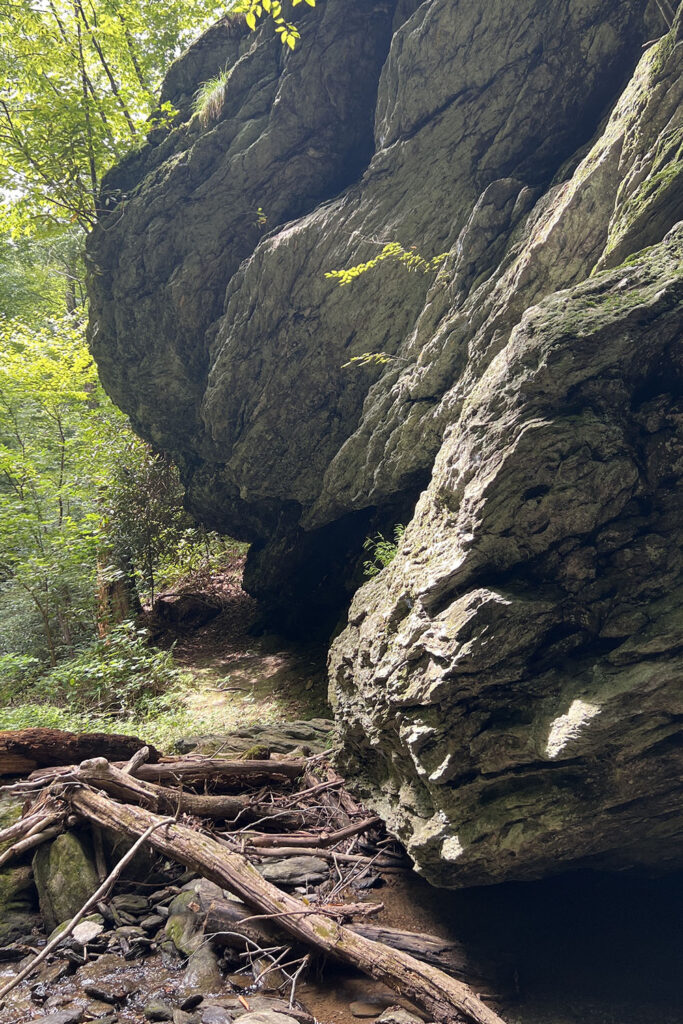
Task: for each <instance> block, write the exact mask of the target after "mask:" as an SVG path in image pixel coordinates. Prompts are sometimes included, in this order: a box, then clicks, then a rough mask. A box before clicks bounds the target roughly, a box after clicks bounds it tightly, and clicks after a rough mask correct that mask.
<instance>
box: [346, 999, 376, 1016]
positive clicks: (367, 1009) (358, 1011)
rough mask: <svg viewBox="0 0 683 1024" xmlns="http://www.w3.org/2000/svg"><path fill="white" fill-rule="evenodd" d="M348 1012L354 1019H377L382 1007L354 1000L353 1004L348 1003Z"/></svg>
mask: <svg viewBox="0 0 683 1024" xmlns="http://www.w3.org/2000/svg"><path fill="white" fill-rule="evenodd" d="M349 1010H350V1011H351V1013H352V1014H353V1016H354V1017H361V1018H367V1017H377V1016H379V1014H380V1013H381V1011H382V1007H381V1006H380V1005H379V1004H377V1003H366V1002H364V1001H363V1000H361V999H357V1000H355V1002H353V1003H349Z"/></svg>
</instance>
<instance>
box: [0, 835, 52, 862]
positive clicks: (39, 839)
mask: <svg viewBox="0 0 683 1024" xmlns="http://www.w3.org/2000/svg"><path fill="white" fill-rule="evenodd" d="M61 831H62V826H61V825H58V826H57V827H56V828H45V829H43V830H42V831H39V832H36V833H35V834H34V835H32V836H27V837H26V839H21V840H20V841H19V842H18V843H15V844H14V846H10V848H9V849H8V850H5V852H4V853H3V855H2V857H0V867H2V865H3V864H6V863H7V861H8V860H12V859H13V858H14V857H20V856H21V854H22V853H26V851H27V850H32V849H33V848H34V847H35V846H41V845H42V843H47V842H48V840H50V839H55V838H56V837H57V836H58V835H59V833H60V832H61Z"/></svg>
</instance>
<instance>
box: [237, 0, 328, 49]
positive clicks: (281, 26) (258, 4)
mask: <svg viewBox="0 0 683 1024" xmlns="http://www.w3.org/2000/svg"><path fill="white" fill-rule="evenodd" d="M289 2H290V3H291V6H292V7H296V6H297V4H300V3H302V2H304V0H289ZM305 2H306V3H307V4H308V6H309V7H315V3H316V0H305ZM232 9H233V11H236V12H240V11H242V12H244V13H245V14H246V22H247V25H248V26H249V28H250V29H252V30H254V29H255V28H256V26H257V25H258V23H259V21H260V19H261V18H262V17H263V16H264V15H269V16H270V17H271V19H272V21H273V24H274V26H275V31H276V32H277V34H278V35H279V36H280V41H281V43H282V45H283V46H288V47H289V48H290V50H293V49H294V47H295V46H296V44H297V40H298V39H300V38H301V34H300V33H299V30H298V28H297V27H296V25H293V24H292V23H291V22H289V21H286V20H285V18H284V16H283V14H282V4H281V3H280V2H279V0H243V2H242V3H238V4H236V5H235V7H233V8H232Z"/></svg>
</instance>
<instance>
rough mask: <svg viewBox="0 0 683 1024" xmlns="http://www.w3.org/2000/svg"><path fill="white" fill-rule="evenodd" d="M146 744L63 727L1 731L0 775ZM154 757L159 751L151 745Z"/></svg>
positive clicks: (127, 752)
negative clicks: (67, 730) (64, 730)
mask: <svg viewBox="0 0 683 1024" xmlns="http://www.w3.org/2000/svg"><path fill="white" fill-rule="evenodd" d="M141 746H143V742H142V740H139V739H137V737H135V736H116V735H109V734H108V733H101V732H93V733H74V732H63V731H62V730H61V729H20V730H17V731H12V730H10V731H7V732H0V775H20V774H22V773H24V772H30V771H33V770H34V769H35V768H46V767H53V766H56V765H73V764H77V763H78V762H79V761H82V760H83V759H84V758H88V757H96V756H100V755H102V756H104V757H108V758H111V759H113V760H118V759H120V758H129V757H132V755H133V754H134V753H135V752H136V751H137V750H139V749H140V747H141ZM150 759H151V760H153V761H157V760H158V759H159V752H158V751H157V750H155V749H154V747H150Z"/></svg>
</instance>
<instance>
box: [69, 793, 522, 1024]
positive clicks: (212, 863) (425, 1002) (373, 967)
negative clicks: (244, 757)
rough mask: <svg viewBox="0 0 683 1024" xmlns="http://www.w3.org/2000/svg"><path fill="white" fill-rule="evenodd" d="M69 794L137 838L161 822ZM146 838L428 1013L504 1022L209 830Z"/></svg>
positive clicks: (90, 817) (445, 1021) (92, 817)
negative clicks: (323, 910) (320, 908)
mask: <svg viewBox="0 0 683 1024" xmlns="http://www.w3.org/2000/svg"><path fill="white" fill-rule="evenodd" d="M68 798H69V801H70V804H71V807H72V809H73V811H74V812H75V813H76V814H78V815H79V816H80V817H82V818H83V819H85V820H86V821H90V822H94V823H95V824H97V825H99V826H101V827H103V828H110V829H116V830H117V831H119V832H125V833H126V834H127V835H129V836H132V837H134V838H136V839H137V838H138V837H139V836H141V835H142V834H144V833H145V832H146V830H147V829H149V828H151V827H152V826H155V825H157V824H161V820H160V819H159V818H158V817H157V816H156V815H154V814H152V813H151V812H149V811H146V810H144V809H142V808H138V807H131V806H129V805H123V804H118V803H115V802H114V801H112V800H111V799H109V798H108V797H106V796H104V795H103V794H102V793H98V792H94V791H92V790H90V789H77V790H74V791H72V792H69V794H68ZM148 842H149V844H150V845H151V846H152V847H153V848H154V849H156V850H159V851H160V852H161V853H163V854H164V855H165V856H166V857H170V858H172V859H173V860H176V861H178V862H179V863H181V864H183V865H185V867H187V868H190V869H191V870H194V871H198V872H199V873H200V874H201V875H203V876H204V877H205V878H207V879H209V880H210V881H212V882H215V883H216V884H217V885H219V886H221V887H222V888H225V889H228V890H230V891H231V892H233V893H234V894H235V895H236V896H238V897H239V898H240V899H242V900H244V902H245V903H246V904H247V905H249V906H251V907H253V908H255V910H256V912H257V913H256V915H255V916H256V917H258V918H261V916H262V915H267V916H272V917H274V918H275V919H277V920H278V921H279V922H280V923H281V925H282V927H283V929H285V930H286V931H287V932H288V933H289V934H290V935H293V936H294V938H296V939H298V940H300V941H301V942H304V943H306V944H307V945H310V946H313V947H314V948H316V949H319V950H322V951H323V952H325V953H327V954H329V955H331V956H334V957H336V958H337V959H339V960H341V961H344V962H346V963H349V964H352V965H353V966H355V967H358V968H360V970H362V971H364V972H365V973H366V974H369V975H370V976H371V977H373V978H377V979H380V980H382V981H384V982H385V983H386V984H388V985H390V986H391V987H392V988H393V989H394V990H395V991H396V992H398V993H399V994H400V995H401V996H404V997H405V998H407V999H409V1000H410V1001H411V1002H413V1003H415V1004H416V1005H418V1006H420V1007H422V1008H423V1009H424V1010H426V1011H427V1013H428V1014H429V1016H430V1019H431V1020H434V1021H437V1022H439V1024H459V1022H460V1021H461V1018H462V1015H465V1016H466V1017H468V1018H469V1019H470V1020H473V1021H476V1022H477V1024H503V1022H502V1020H501V1018H500V1017H499V1016H498V1014H497V1013H495V1011H494V1010H492V1009H491V1008H490V1007H488V1006H486V1005H485V1003H483V1002H482V1001H481V1000H480V999H479V998H478V997H477V996H476V995H475V993H474V992H473V991H472V989H471V988H469V987H468V986H467V985H465V984H464V983H463V982H461V981H456V980H454V979H453V978H450V977H449V976H448V975H447V974H444V973H443V972H442V971H440V970H438V969H437V968H435V967H432V966H431V965H428V964H422V963H420V961H419V960H416V959H415V958H414V957H412V956H410V955H409V954H408V953H404V952H402V951H400V950H393V949H390V948H389V947H388V946H385V945H383V944H382V943H379V942H375V941H373V940H372V939H368V938H366V937H365V936H363V935H358V934H357V933H356V932H354V931H352V930H351V929H350V928H347V927H345V926H344V925H341V924H338V923H337V922H336V921H334V920H332V919H330V918H329V917H325V916H324V915H322V914H319V913H316V912H315V911H312V910H311V908H310V906H306V905H305V904H304V903H303V902H302V901H300V900H298V899H296V898H295V897H294V896H290V895H289V894H287V893H284V892H282V891H281V890H279V889H277V888H276V887H275V886H274V885H271V884H270V883H269V882H267V881H266V880H265V879H264V878H262V877H261V875H260V874H259V872H258V871H257V870H256V868H255V867H254V866H253V865H252V864H250V863H249V861H248V860H246V859H245V858H244V857H243V856H241V855H240V854H237V853H233V852H231V851H230V850H228V849H226V847H225V846H224V845H223V844H221V843H220V842H218V841H217V840H215V839H213V838H212V837H211V836H208V835H204V834H202V833H201V832H195V831H193V830H192V829H190V828H188V827H186V826H184V825H180V824H171V825H168V826H167V827H166V828H164V829H159V830H158V831H157V832H155V833H153V834H151V835H150V836H149V839H148ZM247 923H248V922H247Z"/></svg>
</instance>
